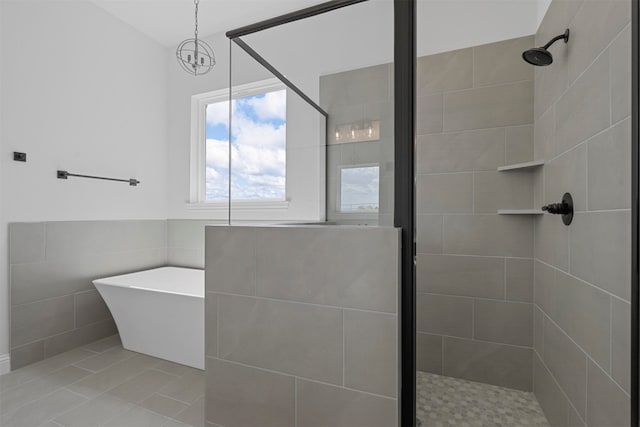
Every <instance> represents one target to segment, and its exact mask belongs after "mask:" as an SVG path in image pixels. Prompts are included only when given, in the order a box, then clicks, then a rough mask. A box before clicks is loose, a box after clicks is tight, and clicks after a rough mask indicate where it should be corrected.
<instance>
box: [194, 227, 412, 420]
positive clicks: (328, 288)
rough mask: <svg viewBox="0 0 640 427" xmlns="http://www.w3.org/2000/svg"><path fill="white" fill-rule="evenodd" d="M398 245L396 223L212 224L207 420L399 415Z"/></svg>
mask: <svg viewBox="0 0 640 427" xmlns="http://www.w3.org/2000/svg"><path fill="white" fill-rule="evenodd" d="M221 242H223V243H221ZM398 251H399V233H398V230H396V229H393V228H377V227H350V226H315V227H313V226H312V227H308V226H299V227H228V226H217V227H216V226H213V227H206V250H205V253H206V270H205V271H206V273H205V281H206V290H207V292H206V307H207V309H206V310H207V312H206V333H207V334H206V335H207V346H206V348H207V359H206V371H207V379H206V382H207V397H206V401H207V403H206V411H207V412H206V419H207V422H209V423H210V425H216V426H224V427H232V426H247V425H261V426H278V427H282V426H297V427H310V426H327V425H331V426H345V427H346V426H355V425H366V426H380V427H389V426H395V425H397V419H398V417H397V391H398V380H397V366H398V365H397V363H398V356H397V354H398V344H397V327H398V326H397V325H398V323H397V303H398V300H397V293H398V277H399V264H398ZM229 402H233V405H230V404H229Z"/></svg>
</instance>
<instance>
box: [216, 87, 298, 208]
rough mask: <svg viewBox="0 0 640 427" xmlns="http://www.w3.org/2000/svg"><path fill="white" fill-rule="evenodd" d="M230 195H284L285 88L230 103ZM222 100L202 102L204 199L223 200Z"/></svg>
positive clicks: (225, 188)
mask: <svg viewBox="0 0 640 427" xmlns="http://www.w3.org/2000/svg"><path fill="white" fill-rule="evenodd" d="M232 109H233V114H232V128H233V130H232V161H231V164H232V168H231V169H232V174H231V194H232V198H233V199H236V200H246V199H277V200H284V199H285V197H286V194H285V181H286V179H285V174H286V112H287V107H286V91H285V90H279V91H274V92H268V93H266V94H261V95H255V96H249V97H245V98H239V99H236V100H234V101H233V102H232ZM228 122H229V111H228V103H227V102H219V103H216V104H210V105H209V106H207V120H206V126H207V127H206V139H207V169H206V198H207V200H226V199H227V198H228V186H229V145H228V140H229V127H228Z"/></svg>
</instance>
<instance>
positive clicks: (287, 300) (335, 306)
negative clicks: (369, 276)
mask: <svg viewBox="0 0 640 427" xmlns="http://www.w3.org/2000/svg"><path fill="white" fill-rule="evenodd" d="M208 293H210V294H216V295H222V296H228V297H239V298H251V299H258V300H266V301H274V302H281V303H284V304H301V305H309V306H313V307H321V308H329V309H335V310H350V311H359V312H365V313H376V314H386V315H389V316H397V314H398V313H397V312H392V311H377V310H369V309H364V308H353V307H343V306H338V305H327V304H317V303H313V302H304V301H298V300H290V299H278V298H272V297H264V296H260V297H257V296H254V295H247V294H231V293H228V292H220V291H209V292H208Z"/></svg>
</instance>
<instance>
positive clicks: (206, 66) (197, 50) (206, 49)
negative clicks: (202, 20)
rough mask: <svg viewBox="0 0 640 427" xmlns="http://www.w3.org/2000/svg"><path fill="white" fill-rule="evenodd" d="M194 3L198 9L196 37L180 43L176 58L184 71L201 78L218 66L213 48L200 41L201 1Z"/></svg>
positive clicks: (196, 0) (197, 0)
mask: <svg viewBox="0 0 640 427" xmlns="http://www.w3.org/2000/svg"><path fill="white" fill-rule="evenodd" d="M193 3H194V4H195V9H196V30H195V37H194V38H192V39H186V40H184V41H183V42H182V43H180V45H179V46H178V49H177V50H176V58H177V59H178V64H180V66H181V67H182V69H183V70H185V71H186V72H187V73H189V74H193V75H194V76H200V75H202V74H206V73H208V72H209V71H211V69H212V68H213V66H214V65H216V57H215V56H214V54H213V49H211V46H209V45H208V44H207V43H205V42H203V41H202V40H200V39H198V5H199V3H200V0H194V2H193Z"/></svg>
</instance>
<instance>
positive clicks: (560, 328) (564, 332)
mask: <svg viewBox="0 0 640 427" xmlns="http://www.w3.org/2000/svg"><path fill="white" fill-rule="evenodd" d="M540 311H542V313H543V314H544V316H545V318H547V319H549V321H550V322H551V323H553V325H554V326H555V327H556V328H558V329H559V330H560V332H562V334H563V335H565V336H566V337H567V338H569V340H570V341H571V343H573V345H575V346H576V347H577V348H578V350H580V352H581V353H582V354H583V355H584V356H586V359H587V365H588V363H589V361H590V362H591V363H593V364H594V365H596V366H597V367H598V369H600V370H601V371H602V372H603V373H604V374H605V376H607V378H609V379H610V380H611V382H612V383H613V384H615V385H616V386H617V387H618V389H620V391H622V392H623V393H624V394H625V396H627V397H630V396H629V394H628V393H627V391H626V390H625V389H624V388H622V386H621V385H620V384H618V382H617V381H616V380H615V379H614V378H613V377H612V376H611V375H609V373H608V372H607V371H606V370H605V369H604V368H603V367H602V366H601V365H600V364H599V363H598V362H596V360H595V359H594V358H593V357H591V355H590V354H589V353H588V352H587V351H586V350H585V349H584V348H582V346H580V345H579V344H578V343H577V342H575V340H574V339H573V337H571V335H569V334H568V333H567V331H565V330H564V329H563V328H562V327H561V326H560V325H559V324H558V323H557V322H556V321H555V320H553V319H552V318H551V316H549V315H548V314H547V312H546V311H544V310H542V308H541V309H540Z"/></svg>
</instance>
